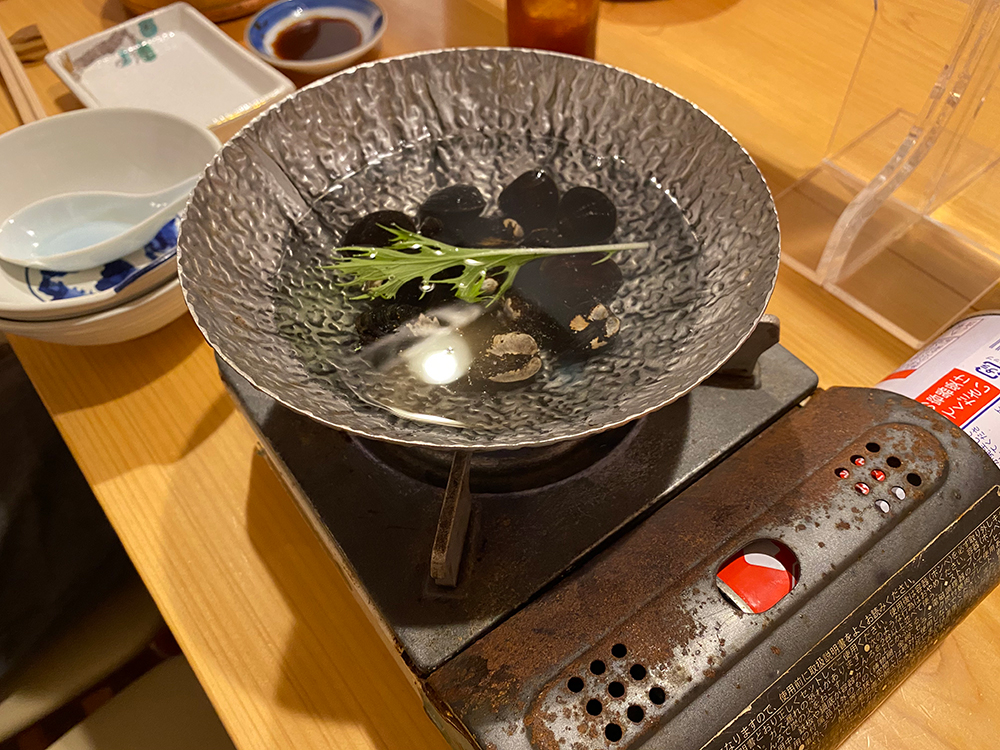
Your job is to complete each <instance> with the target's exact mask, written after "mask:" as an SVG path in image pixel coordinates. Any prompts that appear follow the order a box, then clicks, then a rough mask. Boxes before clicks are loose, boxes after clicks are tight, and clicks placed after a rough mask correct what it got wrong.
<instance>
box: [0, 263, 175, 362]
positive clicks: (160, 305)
mask: <svg viewBox="0 0 1000 750" xmlns="http://www.w3.org/2000/svg"><path fill="white" fill-rule="evenodd" d="M185 312H187V307H186V306H185V305H184V295H183V294H182V293H181V285H180V281H179V280H178V279H177V278H174V279H173V280H171V281H168V282H167V283H166V284H164V285H163V286H161V287H159V288H158V289H155V290H153V291H152V292H150V293H149V294H146V295H144V296H142V297H139V298H138V299H135V300H132V301H131V302H126V303H125V304H124V305H121V306H119V307H115V308H113V309H111V310H105V311H103V312H99V313H95V314H93V315H84V316H82V317H79V318H72V319H70V320H48V321H39V322H25V321H18V320H6V319H3V318H0V331H3V332H4V333H11V334H15V335H17V336H26V337H28V338H33V339H38V340H40V341H50V342H52V343H54V344H73V345H75V346H95V345H98V344H117V343H120V342H122V341H131V340H132V339H137V338H139V337H140V336H145V335H146V334H148V333H152V332H153V331H156V330H159V329H160V328H162V327H163V326H165V325H167V324H168V323H172V322H173V321H174V320H176V319H177V318H179V317H180V316H181V315H183V314H184V313H185Z"/></svg>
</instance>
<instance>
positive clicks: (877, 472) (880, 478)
mask: <svg viewBox="0 0 1000 750" xmlns="http://www.w3.org/2000/svg"><path fill="white" fill-rule="evenodd" d="M872 477H874V479H875V481H876V482H884V481H885V472H884V471H882V470H881V469H872Z"/></svg>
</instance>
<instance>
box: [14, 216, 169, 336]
mask: <svg viewBox="0 0 1000 750" xmlns="http://www.w3.org/2000/svg"><path fill="white" fill-rule="evenodd" d="M179 223H180V222H179V221H178V219H176V218H175V219H172V220H171V221H170V222H169V223H168V224H166V225H164V227H163V228H162V229H161V230H160V231H159V233H158V234H157V235H156V237H154V238H153V240H152V241H151V242H149V243H148V244H146V245H145V246H144V247H141V248H139V249H138V250H136V251H135V252H133V253H131V254H130V255H127V256H125V257H124V258H122V259H121V260H116V261H113V262H111V263H108V264H106V265H103V266H100V267H98V268H91V269H88V270H86V271H70V272H67V273H56V272H52V271H42V270H39V269H36V268H23V267H22V266H15V265H12V264H10V263H3V262H0V309H2V312H0V317H4V318H8V319H10V320H63V319H66V318H76V317H79V316H81V315H92V314H93V313H95V312H99V311H101V310H108V309H110V308H112V307H116V306H118V305H121V304H124V303H125V302H128V301H129V300H132V299H135V298H136V297H139V296H141V295H143V294H146V293H147V292H148V291H150V290H151V289H155V288H156V287H158V286H162V285H163V284H164V282H166V281H167V280H168V279H170V278H171V277H173V276H175V275H176V274H177V232H178V228H179Z"/></svg>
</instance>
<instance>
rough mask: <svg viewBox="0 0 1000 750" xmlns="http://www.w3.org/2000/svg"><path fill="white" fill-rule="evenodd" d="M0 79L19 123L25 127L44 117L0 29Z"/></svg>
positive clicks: (12, 49)
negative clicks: (11, 100)
mask: <svg viewBox="0 0 1000 750" xmlns="http://www.w3.org/2000/svg"><path fill="white" fill-rule="evenodd" d="M0 78H3V81H4V83H5V84H7V90H8V91H9V92H10V98H11V99H13V100H14V107H15V108H16V109H17V113H18V115H20V117H21V122H23V123H24V124H25V125H27V124H28V123H29V122H34V121H35V120H41V119H42V118H43V117H45V107H43V106H42V102H41V100H40V99H39V98H38V94H36V93H35V89H34V88H33V87H32V85H31V81H29V80H28V75H27V73H25V72H24V66H23V65H21V61H20V60H19V59H18V58H17V53H15V52H14V48H13V47H11V45H10V42H9V41H7V35H6V34H4V33H3V29H0Z"/></svg>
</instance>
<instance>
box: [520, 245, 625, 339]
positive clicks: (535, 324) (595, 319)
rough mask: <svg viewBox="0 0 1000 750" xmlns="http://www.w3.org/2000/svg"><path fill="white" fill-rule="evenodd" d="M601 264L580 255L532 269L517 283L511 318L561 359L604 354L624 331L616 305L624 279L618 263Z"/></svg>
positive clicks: (551, 259)
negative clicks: (613, 304) (613, 305)
mask: <svg viewBox="0 0 1000 750" xmlns="http://www.w3.org/2000/svg"><path fill="white" fill-rule="evenodd" d="M598 261H601V256H600V255H595V254H590V253H576V254H573V255H557V256H552V257H549V258H545V259H543V260H541V261H536V262H533V263H528V264H527V265H525V266H524V267H523V268H522V269H521V270H520V272H519V273H518V275H517V277H516V278H515V280H514V287H513V294H512V295H511V297H512V300H511V302H510V303H508V304H506V305H505V310H506V311H507V314H508V315H510V316H512V317H513V318H514V319H515V320H516V323H517V325H518V326H519V327H521V328H522V329H524V330H528V331H532V332H535V333H537V335H539V336H540V337H541V339H542V340H544V341H545V342H546V343H547V344H549V345H550V346H551V347H552V348H553V349H555V350H556V351H557V352H559V353H563V354H565V353H568V352H570V351H572V352H576V353H577V354H584V355H586V354H590V353H592V352H594V351H597V350H599V349H603V348H604V347H606V346H607V345H608V344H610V343H612V342H613V341H614V339H615V337H616V336H617V334H618V331H619V329H620V328H621V322H620V321H619V319H618V318H617V317H616V316H615V315H614V314H613V313H612V312H611V309H610V304H611V301H612V300H613V299H614V297H615V293H616V292H617V291H618V288H619V287H620V286H621V284H622V273H621V269H620V268H619V267H618V265H617V264H616V263H615V262H614V261H613V260H610V259H609V260H604V261H601V262H598Z"/></svg>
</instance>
